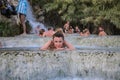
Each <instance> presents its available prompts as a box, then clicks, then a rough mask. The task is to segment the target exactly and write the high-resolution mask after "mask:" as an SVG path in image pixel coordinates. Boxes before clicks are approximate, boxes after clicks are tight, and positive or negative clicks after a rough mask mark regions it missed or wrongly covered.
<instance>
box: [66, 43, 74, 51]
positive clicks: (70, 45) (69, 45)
mask: <svg viewBox="0 0 120 80" xmlns="http://www.w3.org/2000/svg"><path fill="white" fill-rule="evenodd" d="M64 43H65V45H66V46H67V48H68V50H74V49H75V48H74V47H73V45H72V44H70V43H68V42H67V41H64Z"/></svg>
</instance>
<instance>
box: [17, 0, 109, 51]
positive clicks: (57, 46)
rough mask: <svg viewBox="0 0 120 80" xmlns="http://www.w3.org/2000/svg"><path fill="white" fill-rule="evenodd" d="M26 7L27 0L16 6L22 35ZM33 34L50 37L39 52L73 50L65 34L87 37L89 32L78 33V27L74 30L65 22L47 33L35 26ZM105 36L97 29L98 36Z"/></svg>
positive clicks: (24, 32) (24, 31)
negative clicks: (61, 26) (77, 34)
mask: <svg viewBox="0 0 120 80" xmlns="http://www.w3.org/2000/svg"><path fill="white" fill-rule="evenodd" d="M27 7H28V1H27V0H19V2H18V6H17V7H16V11H17V15H18V17H19V19H20V24H21V25H22V27H23V33H22V34H23V35H25V34H27V33H26V25H25V21H26V15H27ZM35 33H36V34H37V35H39V36H43V37H52V40H50V41H48V42H47V43H46V44H45V45H44V46H43V47H41V50H47V49H50V50H65V49H67V50H74V49H75V48H74V47H73V45H71V44H70V43H69V42H67V41H66V40H65V39H64V37H65V34H66V33H67V34H72V33H79V34H80V35H81V36H89V35H90V32H89V29H87V28H86V29H84V30H83V31H82V32H81V31H80V29H79V27H78V26H76V27H75V29H73V27H72V26H71V25H70V22H69V21H67V22H66V23H65V24H64V26H63V28H57V29H56V30H54V29H53V28H52V27H50V28H48V30H47V31H45V30H44V29H41V28H40V26H37V27H36V29H35ZM104 35H107V34H106V33H105V32H104V29H103V28H102V27H99V36H104Z"/></svg>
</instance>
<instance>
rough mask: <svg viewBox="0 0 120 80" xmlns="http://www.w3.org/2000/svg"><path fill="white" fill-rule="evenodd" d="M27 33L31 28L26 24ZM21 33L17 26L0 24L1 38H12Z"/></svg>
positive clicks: (7, 23) (5, 23) (20, 28)
mask: <svg viewBox="0 0 120 80" xmlns="http://www.w3.org/2000/svg"><path fill="white" fill-rule="evenodd" d="M26 25H27V33H30V30H31V27H30V26H29V25H28V22H27V24H26ZM21 33H22V27H21V26H20V25H17V24H11V23H10V22H0V36H1V37H12V36H16V35H20V34H21Z"/></svg>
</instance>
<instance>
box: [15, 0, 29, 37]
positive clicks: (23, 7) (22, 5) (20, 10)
mask: <svg viewBox="0 0 120 80" xmlns="http://www.w3.org/2000/svg"><path fill="white" fill-rule="evenodd" d="M27 7H28V2H27V0H19V2H18V6H17V8H16V9H17V15H18V17H19V19H20V24H21V25H22V27H23V35H25V34H27V32H26V24H25V20H26V15H27Z"/></svg>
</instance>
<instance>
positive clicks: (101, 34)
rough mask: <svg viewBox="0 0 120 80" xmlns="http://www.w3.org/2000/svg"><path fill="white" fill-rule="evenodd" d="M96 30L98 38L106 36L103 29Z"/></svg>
mask: <svg viewBox="0 0 120 80" xmlns="http://www.w3.org/2000/svg"><path fill="white" fill-rule="evenodd" d="M98 30H99V34H98V35H99V36H106V35H107V34H106V32H105V31H104V29H103V27H99V28H98Z"/></svg>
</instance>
